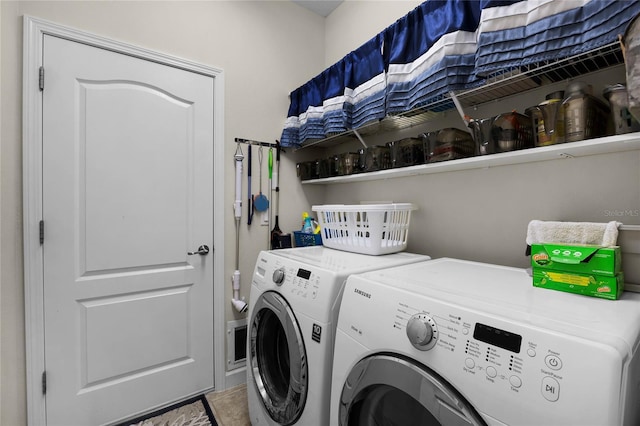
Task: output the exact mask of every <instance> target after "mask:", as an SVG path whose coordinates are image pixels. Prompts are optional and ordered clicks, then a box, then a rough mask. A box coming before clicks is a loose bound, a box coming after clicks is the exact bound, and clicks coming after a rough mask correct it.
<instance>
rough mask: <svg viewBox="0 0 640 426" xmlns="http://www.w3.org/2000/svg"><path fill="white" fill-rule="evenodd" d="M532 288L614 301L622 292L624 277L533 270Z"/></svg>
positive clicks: (621, 275)
mask: <svg viewBox="0 0 640 426" xmlns="http://www.w3.org/2000/svg"><path fill="white" fill-rule="evenodd" d="M533 286H534V287H541V288H548V289H552V290H559V291H566V292H568V293H577V294H583V295H585V296H593V297H600V298H602V299H611V300H616V299H618V298H619V297H620V295H621V294H622V292H623V291H624V275H623V273H622V272H620V273H618V274H617V275H615V276H613V277H611V276H603V275H593V274H581V273H577V272H566V271H551V270H547V269H540V268H535V267H534V268H533Z"/></svg>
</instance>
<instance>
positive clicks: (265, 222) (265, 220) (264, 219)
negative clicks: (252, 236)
mask: <svg viewBox="0 0 640 426" xmlns="http://www.w3.org/2000/svg"><path fill="white" fill-rule="evenodd" d="M260 225H262V226H269V210H265V211H263V212H262V214H261V216H260Z"/></svg>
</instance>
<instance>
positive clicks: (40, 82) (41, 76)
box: [38, 67, 44, 91]
mask: <svg viewBox="0 0 640 426" xmlns="http://www.w3.org/2000/svg"><path fill="white" fill-rule="evenodd" d="M38 86H39V87H40V91H43V90H44V67H40V70H39V71H38Z"/></svg>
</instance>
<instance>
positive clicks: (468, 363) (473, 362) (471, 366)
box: [464, 358, 476, 368]
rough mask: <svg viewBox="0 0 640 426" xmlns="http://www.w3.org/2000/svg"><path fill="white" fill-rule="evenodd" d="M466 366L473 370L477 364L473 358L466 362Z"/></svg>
mask: <svg viewBox="0 0 640 426" xmlns="http://www.w3.org/2000/svg"><path fill="white" fill-rule="evenodd" d="M464 365H466V366H467V368H473V367H475V366H476V363H475V361H474V360H472V359H471V358H467V359H465V360H464Z"/></svg>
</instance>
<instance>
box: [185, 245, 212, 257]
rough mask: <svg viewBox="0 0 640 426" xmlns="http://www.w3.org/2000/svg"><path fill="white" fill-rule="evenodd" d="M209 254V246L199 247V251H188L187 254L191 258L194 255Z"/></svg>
mask: <svg viewBox="0 0 640 426" xmlns="http://www.w3.org/2000/svg"><path fill="white" fill-rule="evenodd" d="M208 253H209V246H207V245H204V244H203V245H201V246H200V247H198V251H188V252H187V254H188V255H189V256H193V255H194V254H200V255H203V256H204V255H205V254H208Z"/></svg>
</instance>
